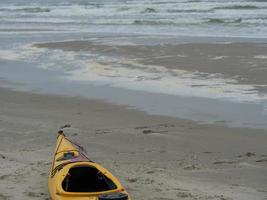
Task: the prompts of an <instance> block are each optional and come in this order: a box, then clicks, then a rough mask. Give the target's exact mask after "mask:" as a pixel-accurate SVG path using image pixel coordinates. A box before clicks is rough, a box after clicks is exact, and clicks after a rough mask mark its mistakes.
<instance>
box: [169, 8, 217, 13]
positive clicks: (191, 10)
mask: <svg viewBox="0 0 267 200" xmlns="http://www.w3.org/2000/svg"><path fill="white" fill-rule="evenodd" d="M211 11H212V9H209V10H199V9H188V10H186V9H168V10H167V12H168V13H207V12H211Z"/></svg>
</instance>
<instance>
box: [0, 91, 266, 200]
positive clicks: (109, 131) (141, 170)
mask: <svg viewBox="0 0 267 200" xmlns="http://www.w3.org/2000/svg"><path fill="white" fill-rule="evenodd" d="M0 95H1V98H0V108H1V109H0V125H1V129H0V135H1V137H2V140H1V141H0V144H1V145H0V147H1V148H0V154H1V158H0V159H1V160H2V161H3V162H2V161H1V162H2V163H3V165H2V166H1V174H0V177H1V180H2V182H1V184H0V188H1V190H0V197H1V196H3V198H6V199H13V200H24V199H25V200H26V199H36V198H37V199H41V198H42V199H43V198H45V197H46V194H47V189H46V188H47V187H46V183H47V172H48V169H49V166H50V160H51V156H52V152H53V150H54V143H55V137H56V131H57V130H56V129H57V128H58V127H59V126H61V125H63V124H67V123H70V124H71V125H72V128H71V129H69V130H68V132H67V134H68V135H69V136H70V137H71V138H73V139H75V140H76V141H79V142H80V143H81V144H82V145H84V146H85V148H86V149H87V151H88V156H89V157H90V158H92V159H93V160H95V161H97V162H101V163H102V164H103V165H104V166H106V167H107V168H108V169H110V170H111V171H112V172H114V173H115V175H116V176H117V177H118V178H119V179H120V180H121V182H122V183H123V184H124V185H125V186H126V187H127V188H129V192H130V194H131V196H132V197H133V198H134V199H137V200H138V199H144V198H145V199H162V198H167V199H174V200H175V199H177V198H180V199H194V198H198V199H203V200H206V199H212V200H219V199H222V198H224V199H227V200H228V199H229V200H230V199H234V200H239V199H240V200H241V199H251V198H253V199H255V200H256V199H259V200H262V199H263V198H264V196H266V195H267V188H266V185H267V184H266V183H267V179H265V178H264V176H262V174H263V173H266V172H267V161H265V160H266V159H267V152H266V142H265V141H266V139H267V134H266V133H267V132H266V130H265V131H264V130H257V129H247V128H229V127H225V126H223V125H218V124H209V125H207V124H205V125H204V124H196V123H194V122H192V121H189V120H181V119H177V118H170V117H162V116H156V115H148V114H146V113H144V112H142V111H138V110H135V109H131V108H127V107H124V106H118V105H112V104H109V103H106V102H103V101H99V100H87V99H82V98H77V97H62V96H56V95H39V94H32V93H25V92H15V91H11V90H8V89H2V88H0ZM43 141H45V142H43ZM10 144H12V145H11V146H10ZM129 144H131V145H129ZM25 169H26V170H25ZM244 174H246V175H244ZM227 177H232V178H227ZM22 182H28V183H29V184H27V185H25V184H20V183H22ZM200 182H201V184H200ZM214 185H216V188H217V189H214ZM196 188H197V190H196ZM15 191H21V192H15Z"/></svg>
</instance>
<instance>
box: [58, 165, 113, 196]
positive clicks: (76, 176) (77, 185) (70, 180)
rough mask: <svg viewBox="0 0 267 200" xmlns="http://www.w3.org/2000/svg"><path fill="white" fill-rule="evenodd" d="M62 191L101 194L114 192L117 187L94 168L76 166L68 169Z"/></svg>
mask: <svg viewBox="0 0 267 200" xmlns="http://www.w3.org/2000/svg"><path fill="white" fill-rule="evenodd" d="M62 189H63V190H64V191H65V192H103V191H110V190H115V189H117V186H116V184H115V183H114V182H113V181H112V180H111V179H110V178H108V177H107V176H105V175H104V174H103V173H102V172H101V171H100V170H98V169H97V168H96V167H94V166H89V165H78V166H73V167H71V168H70V169H69V171H68V174H67V175H66V176H65V178H64V180H63V182H62Z"/></svg>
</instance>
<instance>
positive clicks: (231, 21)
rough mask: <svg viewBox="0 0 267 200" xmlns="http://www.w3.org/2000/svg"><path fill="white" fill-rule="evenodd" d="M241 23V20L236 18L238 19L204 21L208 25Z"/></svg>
mask: <svg viewBox="0 0 267 200" xmlns="http://www.w3.org/2000/svg"><path fill="white" fill-rule="evenodd" d="M241 22H242V18H238V19H232V20H229V19H219V18H210V19H208V20H207V21H206V23H208V24H233V23H241Z"/></svg>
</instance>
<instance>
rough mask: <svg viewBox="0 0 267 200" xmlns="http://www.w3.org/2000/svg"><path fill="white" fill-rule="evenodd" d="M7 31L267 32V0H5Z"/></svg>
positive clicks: (2, 15)
mask: <svg viewBox="0 0 267 200" xmlns="http://www.w3.org/2000/svg"><path fill="white" fill-rule="evenodd" d="M0 19H1V20H0V28H1V29H14V28H15V29H52V30H61V31H62V30H65V31H91V32H93V31H97V32H100V31H104V32H120V33H142V34H144V33H146V34H172V35H191V36H192V35H193V36H229V37H230V36H234V37H261V38H264V37H266V36H267V2H266V1H264V0H238V1H232V0H128V1H127V0H90V1H89V0H64V1H63V0H53V1H51V0H49V1H43V0H8V1H7V0H4V1H1V2H0Z"/></svg>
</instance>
